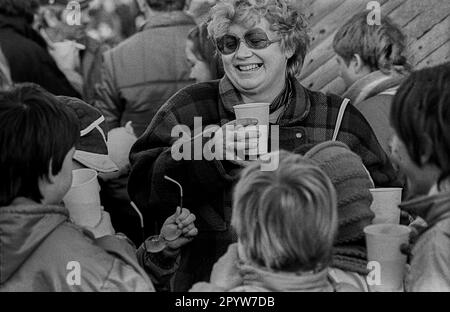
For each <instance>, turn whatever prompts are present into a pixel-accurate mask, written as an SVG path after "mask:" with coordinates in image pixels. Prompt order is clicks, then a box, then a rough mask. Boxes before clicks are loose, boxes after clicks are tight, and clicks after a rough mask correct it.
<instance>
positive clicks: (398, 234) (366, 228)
mask: <svg viewBox="0 0 450 312" xmlns="http://www.w3.org/2000/svg"><path fill="white" fill-rule="evenodd" d="M386 226H387V227H396V228H399V229H403V230H405V232H402V233H389V234H388V233H374V232H373V231H371V229H374V228H381V227H386ZM363 231H364V234H368V235H377V236H385V237H400V236H403V235H405V234H409V233H411V228H410V227H408V226H406V225H402V224H393V223H379V224H371V225H368V226H366V227H364V229H363Z"/></svg>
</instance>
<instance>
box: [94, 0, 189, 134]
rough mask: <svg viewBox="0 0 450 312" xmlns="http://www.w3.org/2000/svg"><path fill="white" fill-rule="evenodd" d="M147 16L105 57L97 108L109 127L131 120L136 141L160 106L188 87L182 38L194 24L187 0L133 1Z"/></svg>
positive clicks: (118, 125)
mask: <svg viewBox="0 0 450 312" xmlns="http://www.w3.org/2000/svg"><path fill="white" fill-rule="evenodd" d="M137 2H138V4H139V8H140V10H141V11H142V12H143V13H144V14H145V16H146V24H145V26H144V28H143V29H142V31H140V32H138V33H137V34H135V35H134V36H132V37H130V38H128V39H127V40H125V41H124V42H122V43H121V44H120V45H119V46H117V47H115V48H114V49H112V50H110V51H107V52H106V53H105V54H104V64H103V76H102V83H101V85H99V86H98V88H97V96H96V101H95V104H94V105H95V107H97V108H98V109H100V111H101V112H102V113H103V114H104V115H105V117H106V121H107V122H108V125H109V128H110V129H114V128H117V127H121V126H124V125H125V124H126V123H127V122H128V121H130V120H131V121H132V122H133V127H134V130H135V133H136V135H137V136H138V137H139V136H140V135H141V134H142V133H143V132H144V130H145V129H146V127H147V125H148V124H150V122H151V120H152V119H153V117H154V116H155V114H156V112H157V111H158V110H159V108H160V107H161V106H162V105H163V104H164V102H165V101H167V99H169V98H170V97H171V96H172V95H173V94H175V93H176V92H177V91H178V90H180V89H181V88H183V87H185V86H187V85H189V84H191V83H192V80H191V79H190V78H189V73H190V71H189V66H188V64H187V61H186V59H185V56H184V55H183V54H184V53H183V51H184V49H185V42H186V37H187V34H188V32H189V31H190V29H191V28H192V27H193V26H195V23H194V21H193V20H192V18H191V17H189V16H188V15H187V14H186V13H185V12H183V9H184V6H185V0H137Z"/></svg>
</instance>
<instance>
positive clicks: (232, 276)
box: [211, 244, 242, 290]
mask: <svg viewBox="0 0 450 312" xmlns="http://www.w3.org/2000/svg"><path fill="white" fill-rule="evenodd" d="M239 262H240V260H239V255H238V247H237V244H231V245H230V246H229V247H228V250H227V252H226V253H225V255H223V256H222V257H221V258H220V259H219V260H218V261H217V262H216V263H215V264H214V266H213V269H212V272H211V283H212V284H214V285H215V286H218V287H220V288H223V289H224V290H230V289H233V288H235V287H237V286H240V285H242V277H241V275H240V272H239V268H238V264H239Z"/></svg>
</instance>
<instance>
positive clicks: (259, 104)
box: [233, 102, 270, 109]
mask: <svg viewBox="0 0 450 312" xmlns="http://www.w3.org/2000/svg"><path fill="white" fill-rule="evenodd" d="M266 106H270V103H268V102H267V103H266V102H256V103H245V104H238V105H234V106H233V109H247V108H256V107H266Z"/></svg>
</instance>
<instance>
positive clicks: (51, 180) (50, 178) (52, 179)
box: [47, 159, 56, 184]
mask: <svg viewBox="0 0 450 312" xmlns="http://www.w3.org/2000/svg"><path fill="white" fill-rule="evenodd" d="M52 166H53V159H50V161H49V163H48V174H47V177H48V178H47V180H48V182H49V183H50V184H53V183H55V181H56V176H55V175H54V174H53V170H52Z"/></svg>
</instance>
